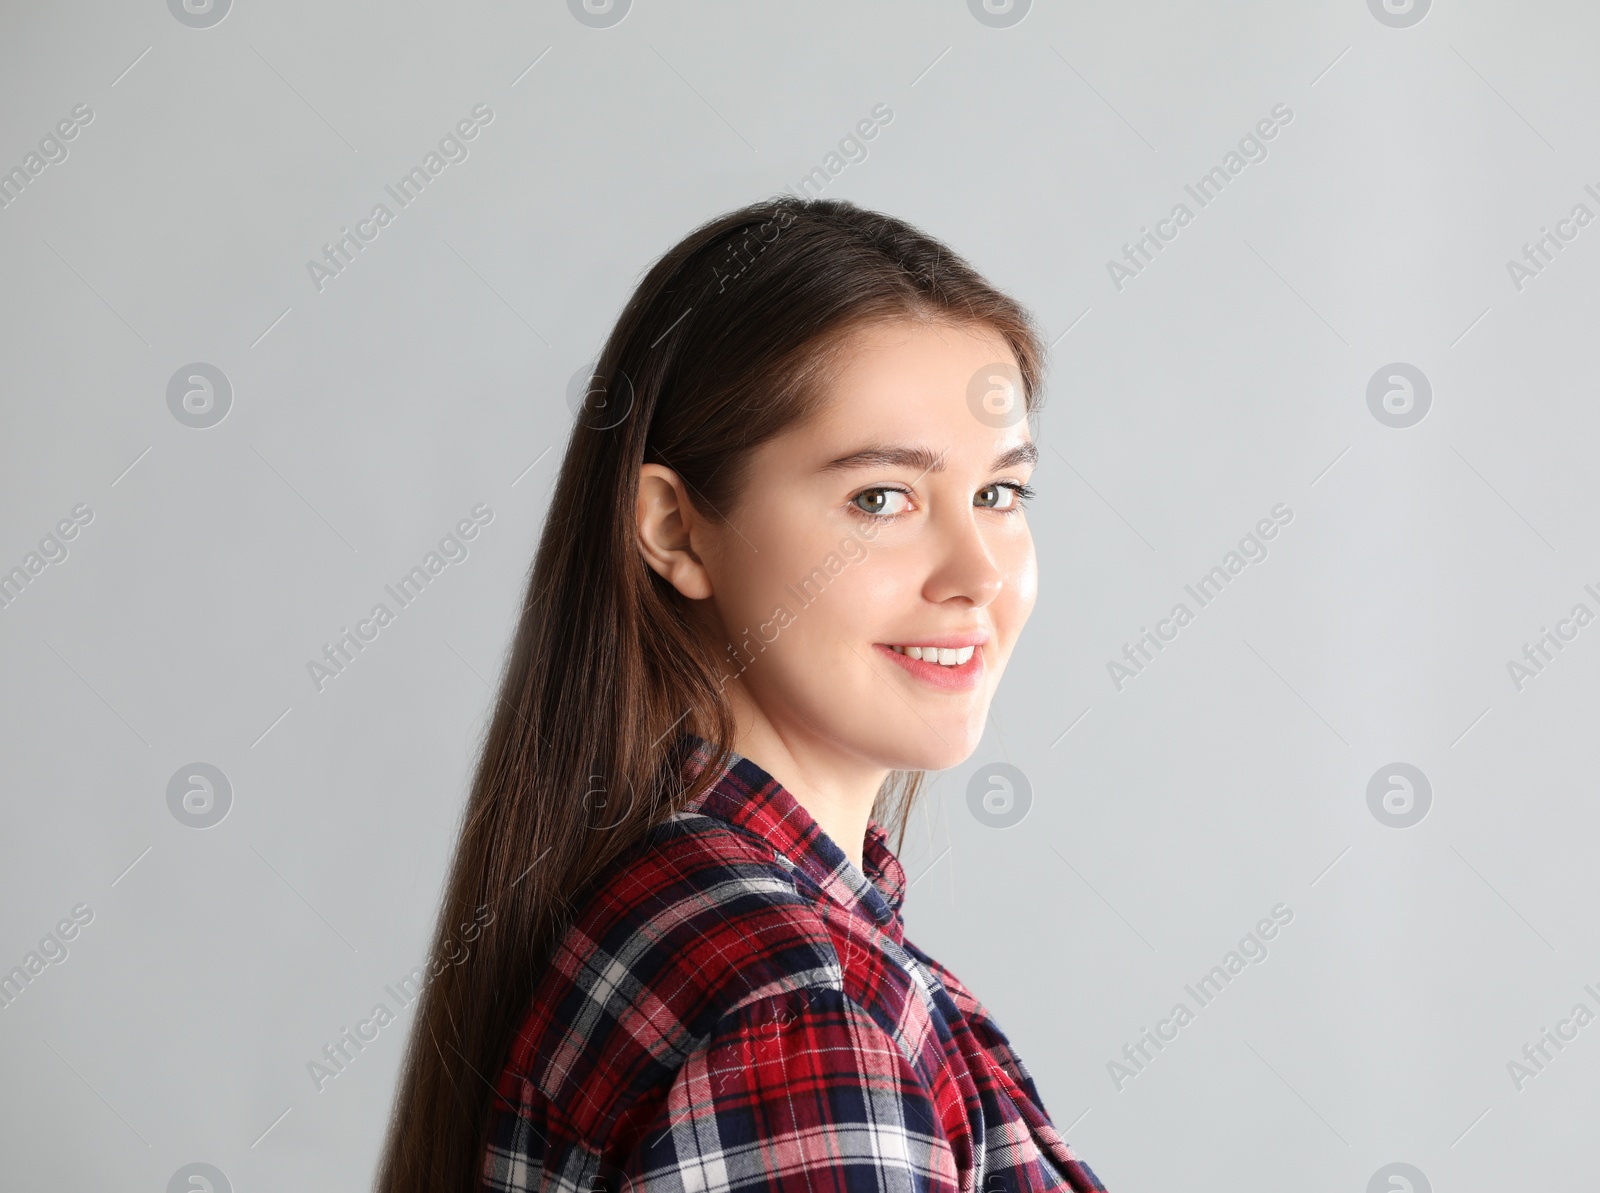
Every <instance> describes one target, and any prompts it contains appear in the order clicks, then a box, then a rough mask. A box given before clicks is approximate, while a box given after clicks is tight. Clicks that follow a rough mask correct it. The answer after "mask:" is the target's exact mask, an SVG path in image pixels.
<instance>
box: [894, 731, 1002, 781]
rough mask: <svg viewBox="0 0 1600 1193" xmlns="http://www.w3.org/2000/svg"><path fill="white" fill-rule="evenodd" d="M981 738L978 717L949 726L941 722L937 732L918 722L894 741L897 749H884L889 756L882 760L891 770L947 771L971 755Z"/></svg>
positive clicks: (981, 732) (981, 733)
mask: <svg viewBox="0 0 1600 1193" xmlns="http://www.w3.org/2000/svg"><path fill="white" fill-rule="evenodd" d="M982 739H983V722H982V721H981V720H980V721H978V722H977V723H976V724H972V725H967V724H962V725H954V726H951V727H949V728H945V727H944V726H942V725H941V726H938V728H937V732H934V731H932V730H930V729H929V728H928V726H926V725H922V724H919V725H917V726H916V728H915V729H911V730H908V731H907V733H906V734H905V736H904V737H903V738H901V739H900V740H899V741H898V742H896V743H894V746H897V747H898V748H893V747H891V749H889V750H887V751H885V753H887V754H890V755H892V757H889V758H886V759H884V761H885V762H886V763H887V765H888V766H889V767H891V768H892V769H894V770H949V769H950V768H951V767H955V766H960V765H961V764H962V763H963V762H965V761H966V760H967V759H968V758H970V757H972V755H973V752H974V751H975V750H977V748H978V743H979V742H980V741H981V740H982ZM886 744H887V743H886Z"/></svg>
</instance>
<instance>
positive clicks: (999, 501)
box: [972, 484, 1033, 511]
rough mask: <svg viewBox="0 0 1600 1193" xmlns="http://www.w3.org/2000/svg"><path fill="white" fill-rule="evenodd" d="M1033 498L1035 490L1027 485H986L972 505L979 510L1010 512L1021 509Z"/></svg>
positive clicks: (977, 494) (973, 499) (975, 496)
mask: <svg viewBox="0 0 1600 1193" xmlns="http://www.w3.org/2000/svg"><path fill="white" fill-rule="evenodd" d="M1032 496H1033V490H1032V489H1030V488H1028V486H1027V485H1012V484H998V485H985V486H984V487H983V488H981V489H979V490H978V492H977V493H976V494H975V495H974V496H973V498H972V504H973V505H975V506H977V507H978V508H979V509H991V510H1003V511H1010V510H1015V509H1019V508H1021V505H1022V503H1023V502H1024V501H1026V500H1027V499H1028V498H1030V497H1032Z"/></svg>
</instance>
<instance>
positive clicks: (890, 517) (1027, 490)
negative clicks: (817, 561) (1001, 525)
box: [845, 481, 1036, 522]
mask: <svg viewBox="0 0 1600 1193" xmlns="http://www.w3.org/2000/svg"><path fill="white" fill-rule="evenodd" d="M984 488H985V489H1010V490H1011V491H1012V492H1013V493H1015V494H1016V495H1017V499H1016V501H1015V502H1013V503H1012V505H1011V508H1010V509H1003V510H994V512H995V513H997V514H1020V513H1021V512H1022V509H1023V506H1024V505H1026V504H1027V502H1028V501H1029V500H1030V499H1031V498H1033V497H1034V496H1036V493H1035V491H1034V490H1033V489H1032V488H1031V487H1030V486H1028V485H1025V484H1023V483H1022V482H1020V481H995V482H994V483H993V484H990V485H985V486H984ZM982 491H983V490H982V489H980V490H979V492H982ZM868 493H904V494H905V495H906V496H907V497H910V496H911V490H910V489H903V488H901V487H900V486H899V485H873V486H872V487H871V488H868V489H862V490H861V492H859V493H856V494H855V495H854V496H852V497H851V498H850V500H849V501H847V502H845V504H846V505H847V506H849V507H850V510H851V512H853V513H855V514H856V515H858V516H859V517H862V518H868V519H870V520H872V521H874V522H897V521H899V520H900V519H901V518H903V517H905V516H906V513H908V512H909V511H901V512H900V513H898V514H869V513H868V512H867V511H866V510H864V509H862V508H861V507H860V506H859V505H857V504H856V501H857V500H858V499H859V498H862V497H865V496H866V495H867V494H868ZM979 508H983V509H987V508H990V507H987V506H981V507H979Z"/></svg>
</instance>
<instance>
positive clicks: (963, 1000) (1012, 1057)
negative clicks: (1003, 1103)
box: [905, 940, 1039, 1103]
mask: <svg viewBox="0 0 1600 1193" xmlns="http://www.w3.org/2000/svg"><path fill="white" fill-rule="evenodd" d="M905 949H906V951H907V952H908V953H910V954H911V955H912V956H913V957H915V958H916V959H917V960H918V961H920V962H921V963H922V964H923V965H925V966H926V967H927V968H928V969H929V970H930V971H931V972H932V973H933V975H934V976H935V977H936V978H938V979H939V984H940V985H941V986H943V987H944V989H945V993H947V994H948V995H949V996H950V1001H951V1002H952V1003H954V1004H955V1008H956V1010H957V1011H958V1012H959V1014H960V1021H959V1023H960V1027H962V1028H964V1029H965V1030H966V1031H968V1032H970V1033H971V1034H972V1038H973V1039H974V1040H976V1041H977V1043H978V1045H979V1047H981V1048H982V1049H983V1050H984V1051H985V1052H987V1053H988V1054H989V1056H990V1057H991V1058H992V1059H993V1060H994V1062H995V1063H996V1064H998V1065H999V1066H1000V1067H1001V1068H1002V1069H1004V1070H1005V1071H1006V1073H1007V1074H1008V1075H1009V1076H1010V1077H1011V1079H1012V1080H1013V1081H1015V1082H1016V1083H1017V1084H1018V1085H1019V1086H1021V1087H1022V1088H1023V1090H1024V1091H1025V1092H1026V1093H1027V1095H1028V1097H1030V1098H1031V1099H1033V1101H1034V1102H1035V1103H1039V1091H1038V1087H1037V1086H1036V1085H1035V1084H1034V1080H1033V1075H1032V1074H1031V1073H1029V1072H1028V1067H1027V1066H1026V1065H1025V1064H1023V1063H1022V1057H1021V1056H1019V1055H1018V1054H1017V1050H1016V1048H1015V1047H1014V1046H1013V1045H1012V1043H1011V1038H1010V1037H1009V1036H1007V1035H1006V1033H1005V1032H1004V1031H1003V1030H1002V1029H1001V1027H1000V1024H999V1023H997V1022H996V1021H995V1018H994V1016H993V1014H991V1013H990V1011H989V1008H988V1007H986V1006H984V1005H983V1003H982V1002H981V1001H980V1000H979V999H978V996H977V995H975V994H974V993H973V992H972V991H971V990H970V989H969V988H968V987H967V986H966V984H965V983H963V982H962V981H961V979H960V978H958V977H956V975H955V974H954V973H952V972H951V971H950V969H949V967H948V966H946V965H942V964H940V963H939V962H938V961H936V960H934V959H933V958H932V957H930V956H929V955H928V954H927V953H925V952H923V951H922V950H921V949H919V948H918V947H917V946H916V945H914V944H912V943H911V942H910V941H909V940H907V941H906V942H905Z"/></svg>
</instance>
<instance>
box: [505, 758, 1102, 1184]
mask: <svg viewBox="0 0 1600 1193" xmlns="http://www.w3.org/2000/svg"><path fill="white" fill-rule="evenodd" d="M686 744H687V745H689V746H692V747H693V749H692V751H691V750H686V751H685V756H687V759H688V761H687V763H686V767H685V773H686V774H693V773H695V772H697V771H698V770H699V769H700V768H702V767H704V765H705V764H706V762H707V761H708V758H709V755H708V747H707V746H706V744H705V743H704V742H703V741H701V740H700V739H698V738H691V739H689V741H688V743H686ZM863 868H864V871H865V872H864V873H863V869H858V868H857V867H856V865H855V864H854V863H853V862H852V861H851V860H850V859H849V858H848V857H846V856H845V854H844V852H843V851H842V850H841V849H840V848H839V847H838V845H837V844H836V843H835V842H834V841H833V840H832V839H831V838H829V837H828V836H827V834H826V833H824V832H823V831H822V829H821V828H820V826H818V824H817V822H816V821H815V820H813V819H812V817H811V816H810V815H809V814H808V813H807V812H806V810H805V809H804V808H802V807H801V806H800V804H799V803H798V802H796V800H795V798H794V796H793V795H791V794H790V793H789V792H788V791H787V790H785V789H784V788H783V786H781V785H780V784H779V783H778V781H777V780H776V779H774V778H772V776H770V775H769V774H767V773H766V771H764V770H762V769H761V768H760V767H759V766H757V765H756V764H755V763H754V762H752V761H751V760H749V759H747V758H743V757H741V756H739V755H735V756H734V761H733V763H732V765H731V766H730V768H729V769H728V771H727V772H725V773H724V774H723V775H722V776H721V778H720V779H719V780H718V781H717V783H716V784H714V785H713V786H712V787H711V788H710V789H709V790H708V791H707V792H706V794H705V795H703V796H702V797H700V798H698V799H697V800H696V801H694V802H693V803H691V804H690V805H688V806H687V807H686V808H685V809H684V810H683V811H681V812H680V813H678V814H677V815H675V816H674V817H672V818H671V819H670V820H668V821H666V822H665V823H663V824H662V825H660V826H658V827H657V828H656V829H654V830H653V831H652V832H651V834H650V836H649V838H648V839H647V841H646V843H645V845H644V846H643V847H641V848H639V849H635V850H632V851H630V852H629V853H628V854H627V855H625V856H624V857H623V858H622V859H619V861H618V863H617V864H616V865H615V866H614V867H613V868H612V869H611V870H610V871H609V872H608V873H607V874H605V875H604V876H603V878H602V879H601V880H600V881H598V882H597V883H595V884H593V885H592V886H591V887H590V888H589V889H590V890H591V891H594V892H595V893H594V894H592V895H589V896H588V897H587V899H586V900H585V902H584V903H583V905H582V906H581V907H580V908H579V910H578V913H577V917H576V919H575V920H574V922H573V924H572V927H571V928H570V929H569V930H568V932H567V933H566V935H565V937H564V938H563V940H562V941H561V943H560V944H559V946H558V947H557V948H556V950H555V953H554V955H553V963H552V965H551V966H550V968H549V969H548V970H547V971H546V973H545V975H544V977H543V978H542V979H541V984H540V985H539V988H538V989H537V990H536V992H535V994H534V997H533V1005H532V1009H531V1010H530V1011H529V1013H528V1014H527V1016H526V1017H525V1019H524V1020H523V1022H522V1025H521V1027H520V1029H519V1031H518V1033H517V1035H516V1037H515V1038H514V1040H513V1041H512V1045H511V1050H510V1058H509V1061H508V1063H507V1065H506V1067H505V1068H504V1069H503V1070H502V1072H501V1074H500V1076H499V1080H498V1082H497V1090H498V1093H499V1097H498V1098H497V1099H496V1100H495V1109H494V1111H493V1116H492V1119H491V1122H490V1128H489V1141H488V1147H487V1151H486V1154H485V1156H484V1168H483V1185H482V1188H483V1189H485V1190H491V1191H494V1193H511V1191H519V1193H520V1191H532V1190H538V1191H540V1193H790V1191H794V1193H800V1191H805V1193H899V1191H901V1190H905V1191H908V1193H909V1191H912V1190H917V1191H927V1193H946V1191H948V1193H955V1191H956V1190H960V1191H962V1193H1008V1191H1013V1190H1014V1191H1018V1193H1021V1191H1024V1190H1026V1191H1030V1193H1032V1191H1036V1190H1075V1191H1076V1193H1089V1191H1091V1190H1097V1191H1100V1193H1104V1188H1105V1186H1104V1185H1102V1184H1101V1183H1100V1181H1099V1180H1098V1179H1097V1178H1096V1176H1095V1174H1094V1173H1093V1171H1091V1170H1090V1168H1089V1166H1088V1165H1087V1164H1085V1163H1084V1162H1083V1161H1082V1160H1080V1159H1079V1158H1078V1157H1077V1155H1076V1154H1075V1153H1074V1152H1073V1150H1072V1149H1071V1148H1070V1147H1069V1146H1068V1145H1067V1143H1066V1141H1065V1140H1064V1139H1063V1138H1062V1137H1061V1136H1060V1134H1058V1133H1057V1131H1056V1129H1055V1127H1054V1126H1052V1125H1051V1122H1050V1119H1049V1116H1048V1115H1047V1114H1046V1113H1045V1109H1044V1106H1043V1104H1042V1103H1041V1102H1040V1099H1039V1093H1038V1090H1037V1089H1036V1088H1035V1087H1034V1083H1033V1079H1032V1078H1031V1077H1030V1076H1029V1075H1028V1072H1027V1070H1026V1069H1025V1068H1023V1066H1022V1062H1021V1061H1020V1060H1019V1059H1018V1058H1017V1056H1016V1054H1015V1053H1014V1052H1013V1051H1012V1049H1011V1046H1010V1043H1009V1041H1008V1040H1007V1039H1006V1036H1005V1034H1004V1033H1003V1032H1001V1030H1000V1028H999V1027H998V1026H997V1025H996V1023H995V1022H994V1020H993V1019H992V1018H991V1017H990V1016H989V1014H988V1012H987V1011H986V1010H985V1009H984V1007H983V1006H982V1004H980V1003H979V1002H978V1000H977V999H976V998H974V997H973V996H972V994H971V993H970V992H969V991H968V990H967V988H966V987H965V986H963V985H962V984H961V983H960V982H959V981H957V980H956V978H955V976H954V975H953V974H952V973H950V971H949V970H947V969H945V968H944V967H943V966H942V965H940V964H939V963H938V962H936V961H934V960H933V959H932V958H931V957H929V956H928V955H927V954H925V953H923V952H922V951H921V950H920V949H918V948H917V947H916V946H915V945H913V944H912V943H911V942H910V941H909V940H907V939H906V938H905V930H904V927H903V925H902V923H901V919H900V905H901V902H902V900H903V898H904V896H905V871H904V870H903V869H902V868H901V866H900V863H899V861H898V860H897V859H896V858H895V856H894V854H893V853H892V852H891V851H890V850H889V847H888V844H887V834H886V833H885V831H884V829H883V828H882V826H880V825H879V824H878V823H877V822H876V821H873V822H870V823H869V825H868V829H867V836H866V840H865V849H864V854H863Z"/></svg>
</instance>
